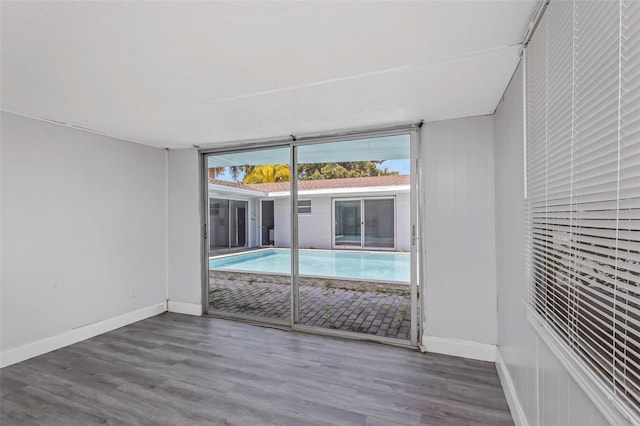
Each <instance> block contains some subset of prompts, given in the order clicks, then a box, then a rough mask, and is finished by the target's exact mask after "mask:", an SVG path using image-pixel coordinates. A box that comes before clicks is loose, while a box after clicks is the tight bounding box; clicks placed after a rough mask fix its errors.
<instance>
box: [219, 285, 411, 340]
mask: <svg viewBox="0 0 640 426" xmlns="http://www.w3.org/2000/svg"><path fill="white" fill-rule="evenodd" d="M250 281H251V282H250ZM289 288H290V286H289V285H286V284H281V283H274V282H260V281H253V280H238V279H211V281H210V285H209V301H210V308H211V310H212V311H218V312H225V313H233V314H241V315H247V316H253V317H263V318H272V319H279V320H283V321H289V318H290V311H289V309H290V290H289ZM406 293H407V292H397V291H393V290H389V291H385V290H381V291H366V290H348V289H342V288H331V287H329V286H327V287H322V286H307V285H301V286H300V316H299V318H300V323H301V324H304V325H310V326H316V327H324V328H332V329H336V330H344V331H351V332H358V333H365V334H372V335H376V336H385V337H394V338H397V339H405V340H407V339H409V333H410V324H411V309H410V303H411V299H410V296H409V295H408V294H406Z"/></svg>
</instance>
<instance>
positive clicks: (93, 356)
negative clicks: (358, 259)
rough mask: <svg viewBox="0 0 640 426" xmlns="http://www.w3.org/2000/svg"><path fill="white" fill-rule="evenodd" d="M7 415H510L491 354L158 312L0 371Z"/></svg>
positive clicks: (37, 421)
mask: <svg viewBox="0 0 640 426" xmlns="http://www.w3.org/2000/svg"><path fill="white" fill-rule="evenodd" d="M0 390H1V394H0V424H2V425H3V426H9V425H65V426H68V425H92V424H114V425H135V424H148V425H209V424H233V425H263V424H287V425H307V424H324V425H328V424H331V425H352V424H354V425H385V424H401V425H419V424H423V425H424V424H428V425H474V424H485V425H510V424H513V423H512V419H511V416H510V414H509V410H508V407H507V403H506V401H505V397H504V393H503V391H502V388H501V387H500V383H499V380H498V376H497V374H496V370H495V366H494V365H493V364H492V363H486V362H480V361H473V360H467V359H461V358H454V357H448V356H444V355H431V354H421V353H419V352H416V351H412V350H409V349H403V348H398V347H391V346H384V345H379V344H374V343H366V342H357V341H349V340H341V339H336V338H330V337H321V336H315V335H309V334H302V333H297V332H289V331H282V330H276V329H271V328H264V327H257V326H253V325H249V324H243V323H239V322H232V321H226V320H221V319H213V318H207V317H192V316H185V315H177V314H162V315H159V316H157V317H154V318H150V319H148V320H145V321H141V322H139V323H136V324H133V325H130V326H127V327H123V328H121V329H118V330H115V331H112V332H109V333H106V334H103V335H101V336H98V337H95V338H93V339H89V340H86V341H83V342H80V343H77V344H75V345H72V346H68V347H66V348H62V349H60V350H57V351H55V352H51V353H49V354H46V355H42V356H40V357H37V358H33V359H31V360H28V361H25V362H22V363H19V364H16V365H13V366H10V367H6V368H4V369H2V370H0Z"/></svg>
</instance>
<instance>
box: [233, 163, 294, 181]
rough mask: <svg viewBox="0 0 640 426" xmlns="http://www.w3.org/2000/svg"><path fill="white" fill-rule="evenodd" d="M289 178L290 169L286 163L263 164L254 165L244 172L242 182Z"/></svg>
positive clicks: (284, 179)
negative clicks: (247, 171)
mask: <svg viewBox="0 0 640 426" xmlns="http://www.w3.org/2000/svg"><path fill="white" fill-rule="evenodd" d="M290 179H291V171H290V170H289V166H288V165H286V164H265V165H264V166H255V167H253V168H252V170H251V171H250V172H249V173H247V174H245V176H244V179H243V181H242V183H244V184H250V183H272V182H289V180H290Z"/></svg>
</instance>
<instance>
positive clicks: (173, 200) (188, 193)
mask: <svg viewBox="0 0 640 426" xmlns="http://www.w3.org/2000/svg"><path fill="white" fill-rule="evenodd" d="M198 161H199V154H198V150H197V149H195V148H188V149H176V150H170V151H169V165H168V169H169V185H168V195H169V291H168V293H169V297H168V298H169V301H170V310H172V309H171V304H172V302H173V305H174V306H175V304H176V303H178V304H189V305H192V309H196V308H197V306H196V305H201V303H202V302H201V301H202V254H201V240H200V231H201V227H200V199H201V197H202V195H201V194H200V174H199V165H198Z"/></svg>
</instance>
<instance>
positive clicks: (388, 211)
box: [333, 198, 396, 250]
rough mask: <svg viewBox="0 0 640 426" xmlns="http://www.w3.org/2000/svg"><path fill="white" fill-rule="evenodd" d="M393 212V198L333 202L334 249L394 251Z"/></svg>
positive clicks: (394, 223) (337, 200)
mask: <svg viewBox="0 0 640 426" xmlns="http://www.w3.org/2000/svg"><path fill="white" fill-rule="evenodd" d="M395 211H396V208H395V198H367V199H358V200H344V199H334V200H333V214H334V220H333V223H334V228H333V245H334V247H336V248H358V247H362V248H368V249H387V250H393V249H395V246H396V242H395V235H396V221H395Z"/></svg>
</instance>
